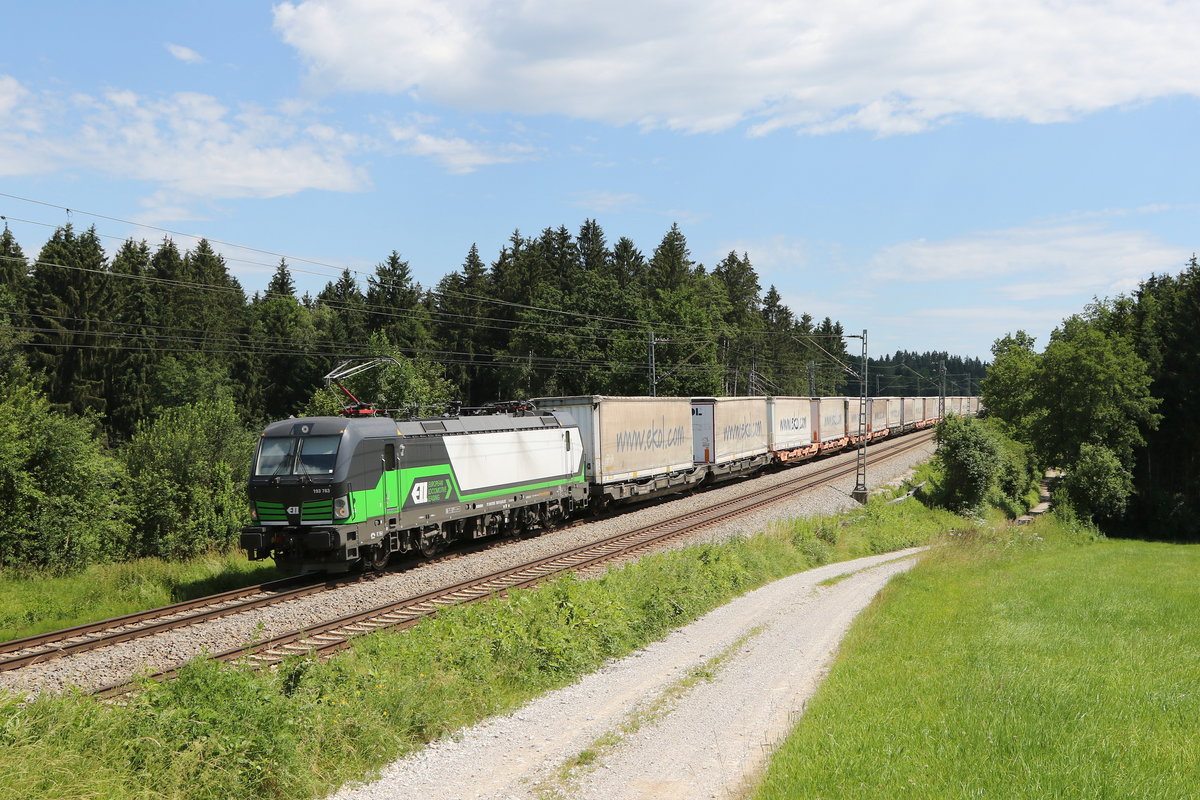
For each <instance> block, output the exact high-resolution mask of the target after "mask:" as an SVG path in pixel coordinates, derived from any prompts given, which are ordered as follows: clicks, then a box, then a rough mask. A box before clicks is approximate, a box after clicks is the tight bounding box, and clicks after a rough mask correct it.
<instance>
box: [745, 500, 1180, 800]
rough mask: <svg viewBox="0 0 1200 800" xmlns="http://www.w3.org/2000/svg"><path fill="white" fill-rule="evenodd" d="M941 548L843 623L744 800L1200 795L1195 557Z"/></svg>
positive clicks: (1087, 543)
mask: <svg viewBox="0 0 1200 800" xmlns="http://www.w3.org/2000/svg"><path fill="white" fill-rule="evenodd" d="M952 539H953V540H954V544H953V546H950V547H942V548H938V549H937V551H936V552H935V553H932V554H930V555H929V556H927V557H926V558H925V559H923V560H922V562H921V564H919V565H918V566H917V567H916V568H915V569H913V570H912V571H911V572H908V573H906V574H904V575H901V576H898V577H897V578H895V579H894V580H893V581H892V582H891V584H890V585H889V586H888V588H887V589H886V590H885V591H884V593H882V594H881V596H880V597H879V598H877V600H876V602H875V603H874V604H873V605H872V606H871V607H870V608H869V609H868V611H867V612H866V613H864V614H863V616H862V617H860V618H859V620H858V621H857V622H856V623H855V626H854V628H853V629H852V631H851V633H850V635H849V636H848V637H847V639H846V640H845V642H844V643H843V647H842V651H841V654H840V656H839V658H838V661H837V662H836V664H835V666H834V668H833V670H832V672H831V674H830V676H829V678H828V679H827V680H826V682H825V683H824V685H823V686H822V687H821V689H820V690H819V691H818V693H817V696H816V697H815V698H814V699H813V701H812V702H811V703H810V705H809V707H808V709H807V711H806V712H805V715H804V717H803V718H802V719H801V721H800V723H799V724H798V726H797V728H796V729H795V731H794V732H793V733H792V735H791V737H790V738H789V739H788V741H787V742H786V744H785V745H784V746H783V747H782V748H781V749H780V750H779V752H777V753H776V755H775V757H774V760H773V762H772V764H771V766H770V768H769V770H768V772H767V774H766V775H765V776H764V779H763V782H762V784H761V785H760V786H759V787H758V790H757V792H756V793H755V794H753V797H754V798H755V800H774V799H775V798H788V800H795V799H796V798H843V797H854V798H881V799H882V798H887V799H888V800H898V799H900V798H964V800H965V798H996V799H997V800H1001V799H1003V800H1020V799H1021V798H1029V800H1035V798H1036V799H1037V800H1043V799H1044V798H1080V800H1083V799H1084V798H1087V799H1088V800H1093V799H1094V798H1122V799H1123V800H1124V799H1126V798H1163V800H1168V798H1169V799H1170V800H1179V799H1180V798H1188V797H1197V796H1200V735H1198V733H1200V625H1197V612H1198V611H1200V546H1185V545H1168V544H1158V543H1146V542H1135V541H1116V540H1101V541H1092V540H1091V539H1090V537H1088V536H1087V535H1085V534H1081V532H1079V531H1078V530H1073V529H1072V528H1071V527H1070V526H1069V525H1067V524H1064V523H1062V522H1060V521H1059V520H1057V519H1056V518H1054V517H1053V516H1048V517H1044V518H1043V519H1042V520H1040V521H1039V522H1037V523H1035V524H1034V525H1032V526H1028V527H1021V528H1008V529H998V530H997V531H996V532H992V533H988V532H986V531H985V532H980V531H972V532H967V533H965V534H964V535H960V536H956V537H952ZM897 676H904V678H903V680H897Z"/></svg>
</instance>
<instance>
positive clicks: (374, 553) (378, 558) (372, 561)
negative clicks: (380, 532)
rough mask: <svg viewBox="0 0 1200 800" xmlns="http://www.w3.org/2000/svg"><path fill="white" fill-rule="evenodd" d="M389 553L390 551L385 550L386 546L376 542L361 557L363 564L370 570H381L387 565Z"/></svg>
mask: <svg viewBox="0 0 1200 800" xmlns="http://www.w3.org/2000/svg"><path fill="white" fill-rule="evenodd" d="M390 555H391V553H389V552H388V551H387V548H386V547H385V546H384V545H383V544H377V545H375V546H374V547H372V548H371V549H370V550H369V551H368V552H367V555H366V557H365V558H364V559H363V564H364V565H365V566H366V567H367V569H369V570H371V571H372V572H383V570H384V568H385V567H386V566H387V562H388V556H390Z"/></svg>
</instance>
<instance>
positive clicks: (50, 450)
mask: <svg viewBox="0 0 1200 800" xmlns="http://www.w3.org/2000/svg"><path fill="white" fill-rule="evenodd" d="M123 475H124V471H123V469H122V467H121V464H120V462H119V461H118V460H117V459H115V458H113V457H112V456H111V455H110V454H109V452H108V451H107V449H106V447H105V445H104V443H103V442H102V441H101V439H100V438H99V435H98V427H97V425H96V422H95V420H93V419H89V418H86V417H73V416H68V415H65V414H60V413H57V412H55V411H52V410H51V408H50V404H49V402H48V401H47V400H46V399H45V398H44V397H43V396H42V395H41V394H39V393H38V392H37V391H36V390H35V389H33V388H32V387H29V386H25V385H20V384H17V385H11V384H8V385H5V386H4V388H3V390H0V520H3V522H2V523H0V568H3V569H14V568H16V569H18V570H25V569H29V568H34V569H46V570H49V571H51V572H65V571H70V570H76V569H80V568H82V567H84V566H86V565H88V564H90V563H93V562H95V561H99V560H101V559H103V558H105V557H108V556H110V555H111V554H112V553H113V552H114V551H119V550H120V548H121V546H122V543H123V542H124V541H125V540H126V539H127V538H128V535H129V526H128V523H127V522H126V514H125V509H124V508H123V506H122V504H121V498H120V493H119V490H118V486H119V484H120V482H121V480H122V478H123Z"/></svg>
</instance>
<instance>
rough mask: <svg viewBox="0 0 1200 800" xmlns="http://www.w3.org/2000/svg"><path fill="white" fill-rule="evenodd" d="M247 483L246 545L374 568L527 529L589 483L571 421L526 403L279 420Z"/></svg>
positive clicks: (559, 510) (306, 563) (261, 553)
mask: <svg viewBox="0 0 1200 800" xmlns="http://www.w3.org/2000/svg"><path fill="white" fill-rule="evenodd" d="M372 413H374V412H372ZM248 491H249V498H250V505H251V519H252V523H253V524H251V525H248V526H247V527H245V528H243V529H242V534H241V545H242V548H243V549H245V550H246V551H247V552H248V553H249V555H250V558H251V559H255V560H258V559H264V558H270V557H273V558H274V559H275V561H276V563H277V564H279V566H280V567H282V568H284V569H287V570H288V571H294V572H318V571H319V572H338V571H345V570H348V569H350V568H351V567H353V566H355V565H362V566H364V567H367V568H369V569H375V570H379V569H382V568H383V566H384V565H385V564H386V563H387V560H388V559H389V558H390V557H391V555H392V554H393V553H407V552H413V551H419V552H420V553H422V554H423V555H425V556H432V555H435V554H436V553H438V552H440V551H441V550H442V549H444V548H445V547H446V546H447V545H448V544H450V543H451V542H454V541H457V540H463V539H479V538H482V537H485V536H493V535H498V534H512V535H534V534H536V533H538V532H540V531H541V530H545V529H548V528H550V527H553V526H555V525H557V524H559V523H560V522H561V521H562V520H564V519H565V518H566V517H567V515H569V514H570V513H571V511H572V510H573V509H574V507H575V506H576V505H578V504H582V503H585V502H586V500H587V494H588V490H587V484H586V483H585V480H584V472H583V444H582V440H581V438H580V435H579V428H578V426H576V424H575V422H574V420H573V419H572V418H571V417H570V415H568V414H563V413H558V412H533V411H526V410H514V411H507V412H504V411H502V412H499V413H488V414H481V415H468V416H464V415H457V416H450V417H438V418H431V419H415V420H397V419H393V418H392V417H389V416H377V415H375V416H367V415H363V416H358V417H350V418H347V417H306V418H294V419H287V420H283V421H280V422H275V423H272V424H270V425H268V426H267V428H266V429H265V430H264V431H263V433H262V435H261V436H260V437H259V441H258V446H257V448H256V449H255V452H254V460H253V463H252V465H251V470H250V479H249V488H248Z"/></svg>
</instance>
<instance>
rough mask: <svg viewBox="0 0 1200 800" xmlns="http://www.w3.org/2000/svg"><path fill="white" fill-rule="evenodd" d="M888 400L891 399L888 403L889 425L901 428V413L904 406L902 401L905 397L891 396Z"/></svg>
mask: <svg viewBox="0 0 1200 800" xmlns="http://www.w3.org/2000/svg"><path fill="white" fill-rule="evenodd" d="M888 400H889V401H890V402H889V403H888V427H889V428H899V427H900V415H901V412H902V410H903V407H904V403H903V402H901V401H902V400H903V398H900V397H889V398H888Z"/></svg>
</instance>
